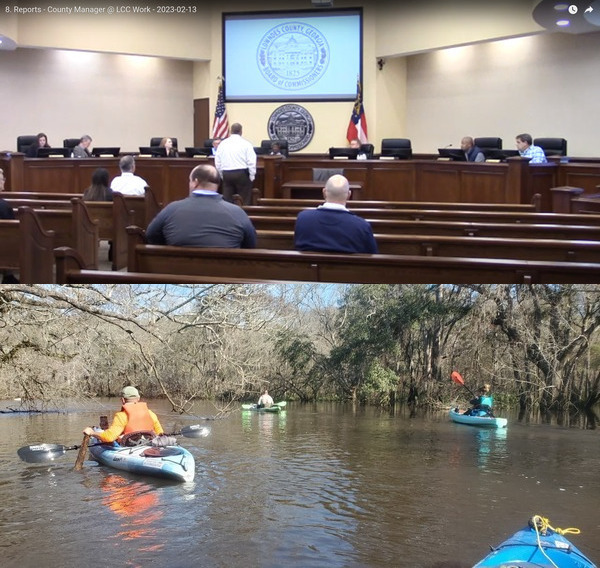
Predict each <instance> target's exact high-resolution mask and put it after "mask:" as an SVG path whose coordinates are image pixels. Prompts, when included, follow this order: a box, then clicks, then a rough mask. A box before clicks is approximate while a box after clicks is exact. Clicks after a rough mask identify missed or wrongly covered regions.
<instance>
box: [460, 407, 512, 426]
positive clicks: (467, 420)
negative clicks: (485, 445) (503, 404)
mask: <svg viewBox="0 0 600 568" xmlns="http://www.w3.org/2000/svg"><path fill="white" fill-rule="evenodd" d="M450 419H451V420H452V421H453V422H458V423H459V424H469V425H471V426H484V427H487V428H506V426H507V425H508V420H507V419H506V418H496V417H494V416H472V415H469V414H462V413H461V412H459V410H458V408H451V409H450Z"/></svg>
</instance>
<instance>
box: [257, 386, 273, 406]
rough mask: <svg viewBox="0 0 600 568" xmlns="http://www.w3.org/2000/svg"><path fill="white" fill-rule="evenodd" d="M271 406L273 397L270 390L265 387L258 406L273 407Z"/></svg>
mask: <svg viewBox="0 0 600 568" xmlns="http://www.w3.org/2000/svg"><path fill="white" fill-rule="evenodd" d="M271 406H273V399H272V398H271V395H270V394H269V391H268V390H267V389H265V390H264V392H263V393H262V394H261V395H260V398H259V399H258V402H257V403H256V408H271Z"/></svg>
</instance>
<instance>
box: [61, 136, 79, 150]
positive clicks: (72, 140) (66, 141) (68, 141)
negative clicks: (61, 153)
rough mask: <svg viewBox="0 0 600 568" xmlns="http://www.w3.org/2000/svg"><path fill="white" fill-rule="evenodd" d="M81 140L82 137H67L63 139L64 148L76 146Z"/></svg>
mask: <svg viewBox="0 0 600 568" xmlns="http://www.w3.org/2000/svg"><path fill="white" fill-rule="evenodd" d="M79 140H81V138H65V139H64V140H63V148H71V149H73V148H75V146H77V144H79Z"/></svg>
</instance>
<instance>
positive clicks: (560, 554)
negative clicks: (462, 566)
mask: <svg viewBox="0 0 600 568" xmlns="http://www.w3.org/2000/svg"><path fill="white" fill-rule="evenodd" d="M534 518H537V519H541V517H534ZM538 526H539V521H538ZM558 530H560V529H553V528H552V527H550V526H546V527H545V528H542V527H540V528H537V529H536V527H535V526H534V524H533V519H532V521H530V523H529V526H527V527H525V528H523V529H521V530H520V531H518V532H516V533H515V534H514V535H512V536H511V537H510V538H508V539H507V540H505V541H504V542H502V543H501V544H499V545H498V546H496V547H495V548H494V549H493V551H492V552H490V554H488V555H487V556H486V557H485V558H484V559H483V560H481V561H480V562H478V563H477V564H475V566H473V568H482V567H484V566H488V567H494V568H542V567H543V568H550V567H559V568H597V567H596V565H595V564H594V563H593V562H592V561H591V560H590V559H589V558H587V557H586V556H585V555H584V554H583V552H581V551H580V550H579V549H578V548H577V547H576V546H575V545H574V544H572V543H571V542H570V541H569V540H568V539H567V538H566V537H564V536H563V535H561V534H559V533H558V532H556V531H558ZM567 530H569V529H567Z"/></svg>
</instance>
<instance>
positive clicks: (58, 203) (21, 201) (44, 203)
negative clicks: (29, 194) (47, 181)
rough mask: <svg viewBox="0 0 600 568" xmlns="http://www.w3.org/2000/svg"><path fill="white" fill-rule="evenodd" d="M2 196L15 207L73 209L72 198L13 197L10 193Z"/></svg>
mask: <svg viewBox="0 0 600 568" xmlns="http://www.w3.org/2000/svg"><path fill="white" fill-rule="evenodd" d="M2 198H3V199H4V201H6V202H7V203H8V204H9V205H10V206H11V207H12V208H13V209H18V208H19V207H31V208H32V209H71V207H72V205H71V201H70V199H69V200H62V199H25V198H20V197H19V198H16V197H12V195H10V193H9V194H7V195H6V197H5V196H4V195H3V196H2ZM71 199H72V198H71Z"/></svg>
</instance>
